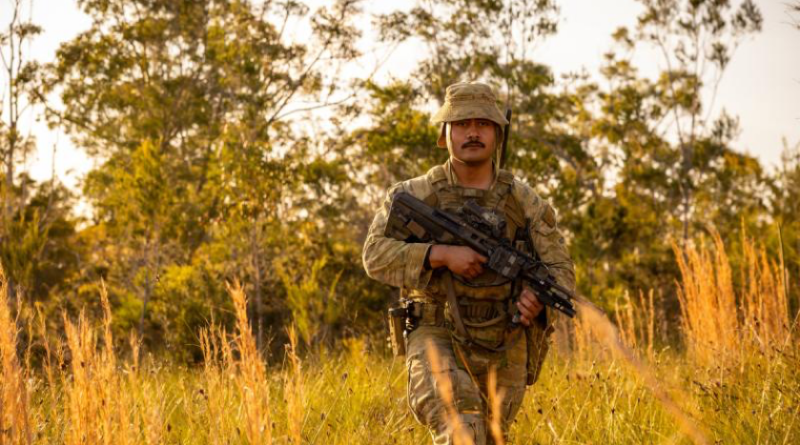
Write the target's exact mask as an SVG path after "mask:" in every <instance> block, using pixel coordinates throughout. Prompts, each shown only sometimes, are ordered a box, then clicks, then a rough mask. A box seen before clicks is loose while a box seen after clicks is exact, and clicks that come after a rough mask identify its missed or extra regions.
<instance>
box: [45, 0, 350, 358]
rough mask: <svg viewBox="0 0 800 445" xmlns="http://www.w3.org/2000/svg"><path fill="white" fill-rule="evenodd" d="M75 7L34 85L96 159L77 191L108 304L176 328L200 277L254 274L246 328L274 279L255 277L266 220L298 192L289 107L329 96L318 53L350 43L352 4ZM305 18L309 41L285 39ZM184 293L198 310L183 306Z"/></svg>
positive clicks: (196, 298)
mask: <svg viewBox="0 0 800 445" xmlns="http://www.w3.org/2000/svg"><path fill="white" fill-rule="evenodd" d="M81 6H82V8H83V10H84V11H85V12H86V13H87V14H89V15H90V16H91V17H92V19H93V25H92V27H91V28H90V29H89V30H88V31H86V32H84V33H83V34H81V35H79V36H78V37H76V38H75V39H74V40H72V41H70V42H67V43H66V44H64V45H62V47H61V48H60V50H59V52H58V61H57V62H56V63H55V64H53V65H52V66H50V67H49V69H50V73H51V76H50V78H49V83H48V88H49V90H52V91H57V92H58V93H59V94H60V96H61V98H62V102H63V103H64V108H63V110H59V112H58V118H59V119H61V120H63V121H64V122H66V125H67V127H68V130H69V131H70V133H71V134H72V135H73V136H74V137H75V138H76V140H77V141H78V142H79V144H80V145H81V146H82V147H83V148H84V149H86V150H87V151H88V152H89V153H90V154H92V155H95V156H98V157H101V158H102V159H103V164H102V165H101V166H100V167H99V168H97V169H96V170H94V171H93V172H91V173H90V175H89V176H88V178H87V181H86V185H85V188H84V192H85V194H86V196H87V198H88V199H89V200H90V202H91V204H92V205H93V208H94V210H95V213H94V221H93V224H94V227H93V230H97V231H99V232H102V233H104V234H105V235H106V236H105V237H102V238H101V243H100V246H101V248H100V249H99V250H98V258H97V260H98V261H99V262H101V263H103V264H105V265H106V272H104V276H105V277H106V278H107V279H108V280H109V286H110V288H111V289H112V295H113V296H114V298H115V299H116V303H117V305H118V308H119V310H120V311H123V310H124V311H126V312H127V313H129V312H132V310H134V309H135V308H136V307H137V306H138V308H139V310H138V312H139V315H138V317H136V318H138V326H139V329H140V331H141V332H143V333H144V334H146V338H147V339H148V340H154V341H155V340H159V339H161V338H162V337H163V338H166V339H167V340H169V343H170V344H171V342H173V341H176V342H177V341H183V340H181V337H180V335H179V334H178V333H180V332H187V331H188V332H187V333H186V335H191V334H190V333H191V332H192V330H193V329H194V327H195V323H196V322H198V320H201V319H202V318H203V314H205V318H206V319H208V318H210V317H211V314H210V311H211V308H212V307H214V306H217V305H222V304H226V303H223V302H225V301H227V299H226V298H225V296H224V293H223V292H222V291H221V290H222V283H216V284H215V283H214V282H215V281H220V282H223V281H224V280H232V279H234V278H239V279H242V280H243V281H245V282H247V283H255V284H254V285H255V286H256V289H257V290H256V292H255V295H256V298H255V300H256V304H254V306H253V308H251V309H252V310H253V311H254V312H253V313H254V314H255V315H256V316H255V317H254V319H256V320H259V321H258V322H256V326H260V323H261V320H262V319H263V315H264V314H263V312H262V308H263V306H264V304H263V302H261V301H258V300H261V299H262V293H261V289H262V284H264V283H266V282H268V280H270V279H272V280H275V281H273V282H277V277H273V278H269V277H266V276H264V274H265V271H266V270H267V269H268V266H269V264H270V262H271V260H272V258H271V257H270V256H271V255H272V254H273V253H274V249H273V248H272V247H270V243H272V242H274V240H270V239H269V237H265V236H264V234H265V233H266V232H265V231H266V230H268V229H269V230H271V228H272V227H275V226H280V225H281V224H283V222H284V221H283V218H284V217H285V216H286V215H285V214H283V213H281V211H280V209H281V208H283V207H286V204H287V202H288V203H290V202H291V201H292V200H293V199H294V198H295V196H294V195H293V193H294V192H295V191H296V190H297V188H296V187H285V184H287V183H292V182H293V180H289V179H287V177H288V176H289V175H292V174H294V173H295V172H296V171H297V166H298V165H299V164H297V163H295V164H293V162H295V161H297V160H299V159H300V158H299V157H295V158H293V156H294V155H295V153H294V152H295V151H296V150H297V151H303V148H302V146H303V144H297V143H296V142H298V141H302V139H303V136H301V135H299V134H298V128H297V127H296V126H294V125H293V124H292V120H291V118H292V116H294V115H295V113H297V112H298V111H300V110H302V109H305V108H307V107H306V106H305V104H304V103H303V102H305V103H307V102H309V101H311V102H313V105H312V106H313V107H319V106H325V105H326V104H328V103H329V102H330V101H331V100H333V99H332V97H333V96H332V95H333V94H334V93H335V92H336V91H337V88H336V81H337V79H336V78H334V77H331V76H330V75H329V73H330V72H331V71H328V70H323V67H330V66H331V65H335V64H338V63H340V62H342V61H346V60H349V59H351V58H352V57H354V56H355V55H356V51H355V49H354V48H353V43H354V41H355V37H356V36H357V31H356V30H355V28H353V27H352V25H351V20H352V18H353V17H354V15H355V14H356V13H357V12H358V10H357V9H356V2H355V1H352V0H340V1H337V2H334V4H333V5H332V6H331V7H328V8H319V9H316V10H311V9H309V8H308V7H307V6H305V5H304V4H303V3H301V2H295V1H289V2H265V3H263V4H259V5H255V4H253V3H251V2H248V1H243V0H209V1H204V2H196V1H188V0H187V1H177V2H176V1H149V0H148V1H145V0H137V1H133V2H129V1H121V0H87V1H83V2H82V3H81ZM304 25H307V26H308V27H309V29H310V32H309V38H308V43H307V44H301V43H298V42H296V41H290V40H289V39H288V35H289V33H290V32H292V30H293V29H294V30H296V29H297V28H299V27H301V26H304ZM301 101H302V102H301ZM306 145H308V144H306ZM303 154H308V152H303ZM311 155H312V157H313V155H314V153H311ZM287 159H294V161H286V160H287ZM286 162H288V164H289V165H294V166H295V167H294V168H286V166H285V165H284V164H285V163H286ZM306 162H311V163H313V162H314V161H313V160H312V161H308V160H305V159H304V160H303V162H302V164H303V165H305V164H306ZM236 209H240V210H241V211H239V210H236ZM233 239H236V240H240V242H239V243H237V244H229V247H231V250H230V252H228V254H226V256H227V259H226V261H230V262H233V263H235V264H236V265H237V267H233V266H230V265H229V266H225V267H222V264H221V263H219V262H218V261H220V260H221V258H220V256H219V254H218V253H216V252H217V250H216V248H215V247H214V246H215V245H220V243H223V242H225V241H230V240H233ZM243 240H244V241H243ZM235 246H239V247H236V248H234V247H235ZM207 292H210V293H211V294H210V295H209V294H207ZM276 298H277V296H276ZM137 301H138V303H136V302H137ZM187 306H194V307H197V308H203V309H201V310H199V313H197V311H195V315H192V316H191V320H187V319H185V318H182V317H183V316H184V315H187V314H186V313H185V312H184V311H183V309H185V308H186V307H187ZM187 316H188V315H187ZM123 319H127V320H129V321H130V322H133V317H130V316H127V317H123ZM256 329H257V332H258V333H259V335H263V330H259V329H258V328H256ZM262 338H263V337H260V338H259V340H260V341H261V340H262Z"/></svg>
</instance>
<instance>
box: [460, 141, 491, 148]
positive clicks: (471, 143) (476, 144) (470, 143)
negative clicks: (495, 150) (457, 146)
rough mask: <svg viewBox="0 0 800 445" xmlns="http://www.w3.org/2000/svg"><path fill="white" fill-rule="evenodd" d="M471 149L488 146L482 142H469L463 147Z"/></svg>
mask: <svg viewBox="0 0 800 445" xmlns="http://www.w3.org/2000/svg"><path fill="white" fill-rule="evenodd" d="M470 147H480V148H486V144H484V143H483V142H481V141H469V142H466V143H464V144H463V145H462V146H461V148H470Z"/></svg>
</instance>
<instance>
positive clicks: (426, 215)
mask: <svg viewBox="0 0 800 445" xmlns="http://www.w3.org/2000/svg"><path fill="white" fill-rule="evenodd" d="M465 209H466V210H471V211H472V212H473V213H478V214H480V210H478V209H481V207H480V206H478V205H477V204H476V203H475V202H474V201H470V202H467V204H466V205H465ZM384 235H385V236H387V237H390V238H394V239H397V240H400V241H405V242H410V243H426V242H436V243H438V244H458V245H465V246H469V247H470V248H472V250H474V251H476V252H478V253H479V254H481V255H483V256H485V257H486V258H488V259H489V260H488V262H487V263H486V264H485V266H486V267H487V268H489V269H491V270H492V271H494V272H495V273H497V274H499V275H501V276H503V277H505V278H507V279H509V280H517V279H520V280H521V281H522V282H524V283H525V284H527V285H528V286H530V287H531V288H532V289H533V290H534V292H535V293H536V296H537V298H538V299H539V301H540V302H541V303H543V304H545V305H547V306H550V307H552V308H554V309H557V310H559V311H561V312H563V313H564V314H566V315H567V316H569V317H574V316H575V307H574V306H573V305H572V302H571V301H570V300H572V299H573V298H574V296H573V295H572V293H571V292H570V291H569V290H567V289H565V288H564V287H563V286H560V285H559V284H558V283H557V282H556V280H555V278H553V276H552V275H551V274H550V271H549V269H548V268H547V264H545V263H544V262H542V261H539V260H537V259H536V258H534V257H532V256H530V255H528V254H526V253H525V252H522V251H520V250H518V249H515V248H514V247H513V246H512V245H511V243H510V242H509V241H508V240H507V239H503V238H500V237H498V236H497V234H496V233H495V234H488V233H486V231H485V230H481V228H476V227H475V226H474V225H472V224H469V223H467V222H466V221H465V219H463V218H460V217H459V216H456V215H453V214H452V213H449V212H447V211H444V210H441V209H436V208H433V207H431V206H429V205H427V204H425V202H423V201H421V200H419V199H417V198H415V197H414V196H412V195H410V194H409V193H407V192H398V193H397V194H395V195H394V197H393V198H392V206H391V209H390V211H389V219H388V221H387V224H386V230H385V232H384ZM531 248H533V246H531ZM512 323H515V324H516V323H519V313H517V314H516V315H514V317H513V320H512Z"/></svg>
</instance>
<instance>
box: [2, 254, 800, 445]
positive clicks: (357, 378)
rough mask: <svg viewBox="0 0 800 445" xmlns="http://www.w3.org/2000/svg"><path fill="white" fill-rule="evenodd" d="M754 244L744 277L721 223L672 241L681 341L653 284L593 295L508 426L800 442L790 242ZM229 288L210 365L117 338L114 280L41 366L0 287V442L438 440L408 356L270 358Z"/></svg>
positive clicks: (523, 430)
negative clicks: (786, 265)
mask: <svg viewBox="0 0 800 445" xmlns="http://www.w3.org/2000/svg"><path fill="white" fill-rule="evenodd" d="M745 244H746V247H745V252H744V253H743V256H744V258H745V259H746V261H744V262H743V266H742V267H741V270H739V271H737V272H738V273H741V274H742V275H741V276H743V277H747V279H746V280H745V283H744V285H741V286H737V287H734V284H733V278H732V277H733V275H734V274H733V271H732V270H731V266H730V261H729V259H728V257H727V256H726V254H725V250H724V247H723V245H722V241H721V240H719V239H717V240H716V247H715V248H710V249H688V250H686V251H681V250H678V249H676V256H677V258H678V259H679V265H680V268H681V272H682V280H681V283H680V284H681V293H680V307H681V320H682V326H681V332H680V338H681V344H680V345H676V346H672V347H666V346H664V345H659V344H658V342H657V341H655V337H656V335H655V334H654V331H655V330H656V324H657V323H658V320H657V314H656V311H655V310H654V309H653V299H652V294H649V295H648V294H642V295H640V296H639V297H635V298H628V299H625V300H624V301H621V302H620V303H619V305H618V307H617V310H616V311H615V312H614V314H613V315H612V316H611V318H612V319H613V320H614V324H613V325H612V324H609V323H607V322H606V321H605V317H604V316H603V315H602V314H599V313H597V312H596V311H595V310H593V309H591V308H590V307H588V306H585V307H584V308H583V310H582V311H581V313H582V315H581V317H580V319H579V320H578V321H577V322H576V323H574V324H572V325H566V324H565V323H562V324H561V326H560V332H559V334H558V336H559V338H560V339H559V340H558V342H559V345H557V346H558V347H556V348H553V351H554V352H553V353H552V354H551V356H550V357H549V358H548V361H547V363H546V365H545V369H544V371H543V374H542V376H541V377H540V379H539V382H538V383H537V384H536V385H535V386H533V387H532V388H530V389H529V391H528V395H527V396H526V400H525V403H524V406H523V408H522V411H521V413H520V415H519V416H518V417H517V420H516V422H515V424H514V426H513V429H512V432H511V440H512V441H513V443H518V444H527V443H564V444H578V443H581V444H582V443H591V444H640V443H693V442H694V443H709V444H711V443H723V444H739V443H748V444H749V443H758V444H762V443H763V444H767V443H770V444H796V443H800V348H799V347H798V346H797V340H798V334H797V315H796V314H792V313H791V311H790V307H791V304H790V302H789V301H787V297H786V296H787V295H788V292H787V289H788V286H789V284H790V282H789V280H788V277H785V276H784V274H783V273H782V270H783V267H782V260H781V259H777V260H772V259H769V258H767V256H766V255H765V254H764V253H763V252H762V251H760V250H759V249H757V248H756V247H754V246H753V245H752V244H749V243H745ZM4 283H5V281H4V280H3V289H0V292H2V295H6V292H5V291H6V289H5V287H4V286H5V284H4ZM230 295H231V298H232V299H233V302H234V306H235V308H236V315H237V320H238V323H237V326H236V329H235V331H234V332H232V333H226V332H223V331H221V330H220V329H218V328H215V327H209V328H208V329H207V330H204V331H203V332H201V333H199V334H198V335H199V338H200V343H201V346H202V349H203V351H204V355H205V364H204V365H203V366H201V367H196V368H186V367H184V366H174V365H169V364H168V363H165V362H161V361H158V360H156V359H153V358H148V356H147V355H145V358H144V359H142V360H140V359H139V358H138V357H139V355H140V353H139V348H138V343H137V339H136V338H135V337H131V339H130V344H131V349H132V351H133V352H132V354H126V358H123V357H122V356H121V355H120V354H119V353H118V352H116V351H115V350H114V349H113V348H112V347H110V345H113V344H114V342H113V339H112V338H111V335H112V334H111V330H110V323H111V310H110V308H109V304H108V301H107V299H106V298H105V297H103V306H104V308H105V311H106V315H105V317H104V320H89V319H86V318H85V317H80V318H78V319H77V320H66V336H65V338H64V339H63V340H61V339H54V338H52V337H51V336H50V335H48V333H46V332H39V333H38V336H35V337H37V338H39V341H41V345H39V346H41V347H42V348H44V350H45V351H46V355H45V358H44V365H43V366H41V367H36V368H34V367H32V366H31V365H30V362H31V360H30V348H28V349H27V351H26V350H23V351H20V350H19V349H20V348H19V346H18V334H19V332H18V329H19V326H20V325H21V323H19V320H15V319H14V318H13V315H12V313H14V312H18V311H13V312H12V310H13V308H14V305H13V302H8V303H7V304H0V354H1V357H0V358H1V359H2V379H1V380H0V403H2V405H0V444H33V443H36V444H51V443H52V444H62V443H63V444H70V445H72V444H111V443H113V444H161V443H166V444H256V443H258V444H263V443H276V444H289V443H292V444H300V443H303V444H306V443H308V444H326V445H333V444H347V445H352V444H366V443H369V444H392V443H398V444H400V443H402V444H425V443H430V439H429V436H428V433H427V431H425V430H424V428H422V427H421V426H419V425H417V424H416V422H415V421H414V419H413V417H412V416H411V414H410V412H409V410H408V408H407V406H406V397H405V391H406V382H405V379H406V375H405V369H404V364H403V362H402V360H400V359H393V358H390V357H387V356H386V354H385V353H382V352H378V351H371V350H370V348H369V347H368V344H369V343H368V342H367V341H365V340H361V339H350V340H347V341H345V342H344V344H343V347H342V350H336V351H329V350H323V351H320V352H318V353H315V354H311V355H308V356H304V357H300V356H298V354H297V353H296V352H295V345H296V340H294V341H293V342H292V344H290V345H287V347H286V355H285V358H284V360H283V362H282V364H280V365H275V366H270V367H268V366H267V365H265V363H264V362H263V361H262V360H261V357H260V355H259V353H258V351H257V349H256V345H255V340H254V338H253V336H252V335H251V334H250V329H249V328H248V320H247V317H246V310H245V308H246V297H245V295H244V294H243V292H242V291H241V290H240V289H238V288H236V287H231V288H230ZM4 300H5V298H4ZM614 325H616V326H618V327H619V329H617V328H616V327H615V326H614ZM290 337H291V338H293V339H294V338H295V336H294V335H293V334H292V333H290Z"/></svg>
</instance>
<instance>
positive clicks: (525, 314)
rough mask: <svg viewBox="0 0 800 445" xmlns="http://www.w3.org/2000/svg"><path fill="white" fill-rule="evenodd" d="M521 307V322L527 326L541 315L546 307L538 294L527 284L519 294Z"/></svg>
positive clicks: (518, 304) (518, 306)
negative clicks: (537, 296)
mask: <svg viewBox="0 0 800 445" xmlns="http://www.w3.org/2000/svg"><path fill="white" fill-rule="evenodd" d="M517 308H518V309H519V315H520V322H522V324H524V325H525V326H530V325H531V323H532V322H533V320H534V319H535V318H536V317H537V316H539V314H540V313H541V312H542V310H543V309H544V305H543V304H542V303H541V302H540V301H539V299H538V298H536V294H535V293H534V292H533V290H531V289H530V288H528V287H527V286H526V287H525V288H524V289H523V290H522V293H521V294H519V301H518V302H517Z"/></svg>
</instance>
